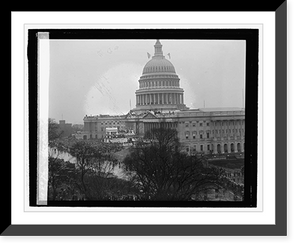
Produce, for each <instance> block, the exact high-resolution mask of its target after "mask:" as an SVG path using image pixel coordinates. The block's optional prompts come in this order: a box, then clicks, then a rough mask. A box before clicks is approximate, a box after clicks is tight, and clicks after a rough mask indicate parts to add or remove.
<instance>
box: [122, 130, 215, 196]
mask: <svg viewBox="0 0 300 249" xmlns="http://www.w3.org/2000/svg"><path fill="white" fill-rule="evenodd" d="M151 137H152V139H153V140H152V143H151V144H150V145H149V144H148V145H146V144H144V143H139V144H138V145H137V146H136V147H135V148H133V149H132V150H131V153H130V154H129V155H128V156H127V157H126V158H125V159H124V163H125V165H126V167H127V169H128V170H129V171H130V172H131V173H132V180H133V181H134V182H135V184H136V185H137V186H138V187H139V189H140V191H141V192H142V193H143V194H142V198H143V199H146V200H191V197H192V195H194V194H198V193H199V192H200V191H201V190H202V189H204V188H207V186H209V185H210V186H211V185H212V184H216V183H218V182H219V179H220V174H219V171H217V170H216V169H214V168H209V167H205V166H204V165H203V164H202V162H201V160H200V159H199V158H197V157H196V156H189V155H187V154H185V153H182V152H181V151H180V145H179V143H178V138H177V132H176V131H175V130H172V129H165V128H159V129H154V130H152V134H151Z"/></svg>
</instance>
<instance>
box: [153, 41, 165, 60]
mask: <svg viewBox="0 0 300 249" xmlns="http://www.w3.org/2000/svg"><path fill="white" fill-rule="evenodd" d="M153 57H162V58H165V57H164V55H163V51H162V45H161V43H160V41H159V40H158V39H157V40H156V43H155V45H154V56H153ZM153 57H152V58H153Z"/></svg>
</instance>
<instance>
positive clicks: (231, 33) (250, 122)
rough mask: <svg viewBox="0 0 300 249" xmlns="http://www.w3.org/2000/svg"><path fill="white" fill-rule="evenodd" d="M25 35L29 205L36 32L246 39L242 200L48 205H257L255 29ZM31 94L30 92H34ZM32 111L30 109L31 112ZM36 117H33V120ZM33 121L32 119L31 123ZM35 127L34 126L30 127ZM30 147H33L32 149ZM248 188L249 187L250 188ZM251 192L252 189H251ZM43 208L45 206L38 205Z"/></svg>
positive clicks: (53, 203) (69, 36) (31, 32)
mask: <svg viewBox="0 0 300 249" xmlns="http://www.w3.org/2000/svg"><path fill="white" fill-rule="evenodd" d="M28 32H29V35H28V38H29V39H28V59H29V68H30V70H29V92H30V93H33V94H35V96H34V97H32V98H31V99H29V110H30V112H29V116H30V122H29V130H30V136H29V142H30V158H29V168H30V203H29V204H30V206H38V205H37V204H36V194H37V193H36V187H37V186H36V179H37V178H36V176H37V168H38V167H37V165H36V162H37V159H36V151H37V150H36V149H37V147H36V144H35V142H36V141H37V133H36V125H38V124H36V119H37V116H36V109H37V108H36V107H37V97H36V96H37V94H38V92H36V91H37V88H36V86H37V85H38V82H37V74H35V73H36V71H34V70H36V68H37V67H36V66H37V64H36V63H37V39H38V33H39V32H49V39H66V40H72V39H76V40H78V39H89V40H91V39H127V40H128V39H153V40H154V39H155V38H156V37H159V38H160V39H174V40H179V39H188V40H200V39H209V40H219V39H220V40H245V41H246V77H245V78H246V79H245V81H246V131H247V132H246V137H245V147H246V148H245V200H244V201H236V202H233V201H227V202H225V201H222V202H213V201H210V202H207V201H206V202H200V201H197V202H180V201H176V202H175V201H173V202H167V201H160V202H156V201H148V202H147V201H139V202H134V201H132V202H129V201H128V202H125V201H114V202H113V201H84V202H80V201H78V202H75V201H49V202H48V203H47V206H60V207H61V206H68V207H70V206H71V207H78V206H81V207H256V205H257V199H256V197H257V191H256V190H257V129H258V128H257V113H258V109H257V107H258V50H259V48H258V39H259V37H258V36H259V33H258V29H122V30H120V29H101V30H99V29H49V30H47V29H42V30H39V29H33V30H29V31H28ZM33 94H32V95H33ZM31 110H32V112H31ZM34 119H35V120H34ZM31 121H32V122H31ZM33 126H34V127H33ZM31 146H32V148H31ZM250 189H251V190H250ZM250 191H251V192H250ZM41 207H44V205H41Z"/></svg>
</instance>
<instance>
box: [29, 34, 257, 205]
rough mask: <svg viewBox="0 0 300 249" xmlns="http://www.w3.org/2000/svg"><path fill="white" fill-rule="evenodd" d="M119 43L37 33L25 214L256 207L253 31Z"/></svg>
mask: <svg viewBox="0 0 300 249" xmlns="http://www.w3.org/2000/svg"><path fill="white" fill-rule="evenodd" d="M122 32H123V33H124V32H125V33H126V35H127V36H131V35H133V37H134V36H135V37H137V36H141V37H138V39H133V38H132V37H130V39H120V38H119V37H117V38H115V39H112V37H113V36H114V35H117V36H119V35H118V34H119V33H118V31H112V33H110V32H108V31H103V30H92V31H88V30H85V31H84V32H83V31H74V30H73V31H72V30H70V31H69V32H62V31H57V30H54V31H50V32H40V33H38V32H37V36H38V44H39V45H38V46H37V47H38V48H39V49H37V51H36V52H37V54H38V55H39V56H38V58H39V61H38V65H39V70H40V71H39V72H41V73H40V74H41V77H40V80H42V82H41V81H40V82H37V83H38V85H39V89H40V93H41V95H44V94H46V95H47V96H46V97H45V98H44V97H42V98H40V99H39V98H38V99H39V100H40V101H41V102H40V103H41V104H40V105H39V108H40V109H39V111H38V114H37V116H38V117H39V118H38V120H37V122H38V123H39V124H43V125H41V126H40V127H39V128H38V130H37V133H38V134H39V135H38V137H39V138H40V140H39V141H38V142H39V144H40V146H39V147H38V148H39V149H40V155H44V156H42V157H39V158H38V161H39V162H40V164H39V165H38V167H37V169H36V170H37V172H36V176H37V179H32V178H30V181H31V186H32V188H33V187H34V184H36V188H33V189H31V190H30V191H33V192H36V193H37V196H36V197H37V198H36V200H33V199H31V200H33V201H34V202H31V204H33V205H42V206H43V205H47V206H52V205H53V206H107V207H109V206H112V207H114V206H118V207H123V206H124V207H126V206H130V207H255V206H256V177H257V175H256V174H255V172H256V167H257V163H256V162H255V161H254V162H253V161H250V160H249V158H250V157H249V156H251V157H253V152H254V155H255V150H256V149H257V137H255V130H256V129H257V122H255V119H254V120H253V119H251V120H250V121H249V122H248V124H249V125H246V113H247V116H249V118H250V117H251V115H252V116H254V117H255V116H256V114H257V109H255V104H257V80H258V78H257V77H258V75H257V71H255V70H253V66H254V68H255V67H256V68H257V67H258V60H257V58H258V46H257V44H258V30H255V29H249V30H226V29H223V30H196V31H195V30H194V31H189V32H186V31H177V32H176V33H175V35H176V37H172V35H173V36H174V34H173V33H171V32H168V31H167V30H152V32H149V30H147V31H146V30H144V31H137V30H135V31H134V32H133V31H129V30H127V31H124V30H123V31H122ZM68 34H69V35H68ZM112 34H114V35H112ZM166 34H169V35H170V37H166ZM56 35H58V37H56ZM148 35H151V36H152V37H153V36H158V37H155V38H160V37H159V35H161V36H162V38H161V39H151V38H148V37H145V38H143V36H148ZM199 35H200V37H197V36H199ZM89 36H90V37H89ZM97 36H101V37H103V36H104V37H105V38H106V39H98V37H97ZM164 36H165V38H164ZM249 37H250V38H251V40H249ZM88 38H89V39H88ZM178 38H180V39H178ZM247 39H248V43H246V41H247ZM44 43H45V44H46V45H45V44H44ZM251 43H252V44H251ZM251 46H252V47H253V48H251ZM45 48H46V49H45ZM253 53H254V54H253ZM43 57H45V58H47V59H46V61H47V63H45V62H43V61H44V60H43ZM246 57H247V60H246ZM44 65H46V68H45V66H44ZM44 72H45V73H44ZM44 74H45V75H47V77H46V80H45V82H47V83H48V85H47V83H45V84H44V81H43V79H42V78H43V75H44ZM250 78H251V79H252V82H251V85H250V83H249V82H250V81H249V79H250ZM42 85H43V86H44V87H45V86H46V91H45V93H44V92H43V90H42V89H43V86H42ZM47 90H48V91H47ZM248 97H249V98H251V101H249V102H246V99H247V98H248ZM45 102H47V103H45ZM44 104H45V109H44V107H43V105H44ZM250 105H252V106H250ZM253 107H254V108H253ZM247 109H249V111H248V112H247ZM41 110H45V111H41ZM253 124H254V125H253ZM41 127H43V129H41ZM246 128H247V129H246ZM46 131H47V132H46ZM247 134H248V143H250V142H252V147H248V152H249V153H248V156H247V154H246V153H247ZM46 137H47V138H46ZM250 137H251V138H250ZM252 139H254V140H253V141H251V140H252ZM41 140H43V141H44V140H47V143H43V141H41ZM253 142H254V143H253ZM46 153H47V155H46ZM247 158H248V160H249V161H248V162H247ZM32 170H34V169H32ZM33 181H34V182H33ZM36 189H37V191H36ZM31 196H34V194H33V195H31Z"/></svg>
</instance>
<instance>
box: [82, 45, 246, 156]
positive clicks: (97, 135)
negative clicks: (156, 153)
mask: <svg viewBox="0 0 300 249" xmlns="http://www.w3.org/2000/svg"><path fill="white" fill-rule="evenodd" d="M154 50H155V51H154V52H155V53H154V56H152V58H151V60H149V61H148V62H147V63H146V65H145V67H144V69H143V72H142V76H141V77H140V79H139V89H138V90H137V91H136V92H135V94H136V107H135V108H134V109H132V110H130V111H129V112H128V114H127V115H120V116H110V115H97V116H85V117H84V119H83V120H84V134H85V135H84V136H85V137H84V139H101V138H104V137H105V134H106V128H117V129H118V132H120V131H131V132H133V133H134V134H135V135H136V136H137V137H143V136H144V135H145V133H146V132H147V131H151V129H153V128H158V127H166V128H173V129H176V130H177V131H178V137H179V141H180V142H181V144H182V145H183V146H184V149H185V150H186V152H188V153H191V152H192V153H203V154H223V153H237V152H240V153H242V152H244V148H245V146H244V137H245V110H244V109H242V108H204V109H190V108H188V107H187V106H186V105H185V104H184V90H183V89H182V88H181V87H180V78H179V77H178V75H177V74H176V71H175V67H174V66H173V64H172V63H171V62H170V61H169V60H167V59H166V58H165V56H164V55H163V51H162V45H161V43H160V41H159V40H157V41H156V43H155V45H154Z"/></svg>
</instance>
